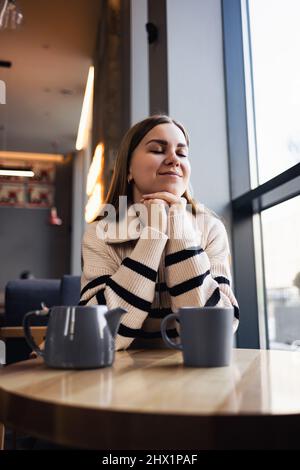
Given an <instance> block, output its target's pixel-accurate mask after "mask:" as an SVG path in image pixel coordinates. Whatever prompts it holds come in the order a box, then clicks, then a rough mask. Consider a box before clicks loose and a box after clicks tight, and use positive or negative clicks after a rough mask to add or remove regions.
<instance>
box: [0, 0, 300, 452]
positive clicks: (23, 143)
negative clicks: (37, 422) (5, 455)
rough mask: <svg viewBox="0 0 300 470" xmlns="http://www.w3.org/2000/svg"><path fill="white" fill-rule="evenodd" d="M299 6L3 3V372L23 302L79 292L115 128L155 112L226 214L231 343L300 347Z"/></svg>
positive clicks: (21, 342) (67, 298)
mask: <svg viewBox="0 0 300 470" xmlns="http://www.w3.org/2000/svg"><path fill="white" fill-rule="evenodd" d="M299 18H300V2H299V0H284V1H283V0H276V1H275V0H186V1H182V0H72V1H69V0H68V1H61V0H42V1H38V0H16V1H13V0H1V1H0V263H1V264H0V343H1V345H2V346H1V347H0V364H1V365H2V366H3V367H1V370H0V372H1V371H5V370H6V369H8V368H9V367H16V364H18V363H19V362H20V361H26V362H28V363H29V362H30V361H27V360H28V359H30V358H32V356H30V354H31V349H30V348H29V346H28V344H27V342H26V341H25V338H24V333H23V327H22V321H23V317H24V315H25V314H26V312H28V311H30V310H35V309H39V308H40V307H41V305H42V304H45V305H46V306H48V307H51V306H54V305H77V304H78V302H79V295H80V276H81V271H82V253H81V243H82V237H83V234H84V232H85V230H86V227H87V226H88V224H90V223H91V222H93V221H94V220H95V218H96V217H97V215H98V213H99V209H100V206H101V204H102V203H103V201H104V200H105V197H106V194H107V191H108V188H109V185H110V182H111V180H112V175H113V171H114V164H115V159H116V155H117V151H118V147H119V145H120V142H121V139H122V137H123V135H124V134H125V132H126V131H127V130H128V129H129V128H130V127H131V126H132V125H133V124H134V123H136V122H138V121H140V120H142V119H144V118H146V117H147V116H150V115H153V114H156V113H163V114H167V115H169V116H171V117H172V118H174V119H177V120H178V121H179V122H182V123H183V124H184V126H185V127H186V129H187V130H188V132H189V137H190V148H189V150H190V152H189V153H190V161H191V167H192V172H191V185H192V188H193V193H194V196H195V198H196V199H197V200H198V201H200V202H201V203H203V204H205V206H207V207H208V208H210V209H211V210H213V211H214V212H215V213H216V214H217V215H218V216H219V217H220V219H221V220H222V222H223V223H224V225H225V228H226V231H227V234H228V237H229V244H230V253H231V263H230V268H231V271H232V283H233V290H234V293H235V296H236V298H237V300H238V303H239V309H240V324H239V328H238V331H237V332H236V334H235V336H234V347H235V348H236V349H241V350H242V349H245V350H249V351H250V350H251V351H259V350H261V351H264V350H270V351H271V352H274V351H276V352H274V354H278V355H280V354H283V351H284V352H285V353H286V354H287V353H288V352H293V354H298V353H299V349H300V250H299V240H300V124H299V123H300V86H299V83H300V66H299V63H298V60H297V57H299V52H300V50H299V49H300V29H299ZM279 33H280V34H279ZM33 325H34V326H35V327H36V332H35V339H36V341H42V339H43V338H44V335H45V329H44V319H43V318H37V319H36V320H35V322H33ZM3 345H4V346H5V347H4V346H3ZM253 354H254V352H253ZM255 357H256V356H255ZM274 357H275V356H274ZM276 357H277V356H276ZM278 357H280V358H281V357H282V356H278ZM293 357H295V356H293ZM275 362H276V361H275V360H274V363H275ZM22 363H23V362H22ZM268 364H269V363H268ZM272 364H273V362H272V361H271V362H270V364H269V365H268V367H269V368H272ZM261 367H263V366H261ZM295 367H296V366H295ZM283 368H284V367H283ZM12 370H13V369H12ZM268 370H269V369H268ZM239 372H240V374H241V375H243V373H241V371H239ZM269 372H270V371H269ZM276 373H277V372H276ZM281 373H282V369H281V372H280V373H278V374H279V375H276V380H278V381H279V382H282V381H283V382H284V380H285V377H286V376H285V375H284V374H283V375H280V374H281ZM274 374H275V372H274ZM296 375H297V374H296ZM298 375H299V377H300V374H298ZM49 380H50V379H49ZM220 380H221V379H220ZM222 380H223V379H222ZM224 380H225V379H224ZM236 380H238V379H236ZM295 380H296V379H295ZM234 383H236V382H234ZM69 385H70V387H71V384H69ZM273 385H274V384H273ZM298 385H300V384H298ZM0 388H1V376H0ZM106 392H107V390H106ZM65 393H67V392H66V390H65ZM274 393H275V392H274ZM282 393H283V395H284V398H285V399H286V400H287V401H288V400H289V396H288V394H287V391H283V392H282ZM1 396H2V395H0V398H1ZM3 396H4V395H3ZM280 397H281V396H280ZM280 397H279V398H278V403H279V402H280V403H281V401H280ZM281 398H282V397H281ZM282 400H283V398H282ZM298 402H299V400H298ZM101 403H102V402H101ZM273 404H274V400H273ZM20 406H21V405H20ZM101 406H102V405H101ZM274 406H275V405H274ZM278 406H279V405H278ZM295 407H296V405H295ZM279 408H280V406H279ZM299 408H300V404H299ZM3 413H4V412H2V415H1V406H0V422H1V419H2V420H3V422H4V421H5V420H4V414H3ZM7 423H8V426H7V433H6V440H7V442H6V444H5V445H6V446H7V447H10V446H12V441H15V444H16V442H17V446H19V447H21V448H22V445H25V444H24V443H23V441H22V440H20V439H19V438H16V435H15V433H14V431H11V430H10V427H13V421H10V420H9V419H7ZM10 425H11V426H10ZM16 427H18V426H17V425H16ZM20 427H21V429H23V430H24V431H28V434H30V435H31V433H33V434H34V435H35V436H37V437H39V436H40V437H41V438H48V437H49V435H48V434H47V433H42V432H41V433H40V434H39V432H36V433H34V429H33V428H31V427H30V426H29V427H28V428H25V427H24V428H22V426H20ZM2 439H4V437H3V435H2ZM0 440H1V439H0ZM46 440H47V439H46ZM50 440H51V439H50ZM24 442H25V441H24ZM57 442H58V444H69V445H70V446H71V447H72V441H71V440H67V439H65V440H64V439H63V438H61V439H58V440H57ZM73 444H74V447H77V446H78V440H76V439H75V440H74V442H73ZM141 445H142V444H141ZM84 446H85V444H84Z"/></svg>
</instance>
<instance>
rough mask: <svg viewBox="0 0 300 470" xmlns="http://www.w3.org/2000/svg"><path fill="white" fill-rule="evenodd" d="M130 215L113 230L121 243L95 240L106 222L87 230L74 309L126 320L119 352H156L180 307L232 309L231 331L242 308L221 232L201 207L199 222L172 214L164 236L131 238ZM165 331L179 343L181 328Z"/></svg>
mask: <svg viewBox="0 0 300 470" xmlns="http://www.w3.org/2000/svg"><path fill="white" fill-rule="evenodd" d="M130 214H131V212H129V211H128V212H127V218H124V219H123V220H121V221H119V222H116V223H115V224H114V225H115V226H114V228H115V229H116V230H117V232H116V233H117V235H118V236H115V235H114V236H113V237H110V236H109V235H107V236H106V239H103V237H99V233H100V232H99V228H100V229H101V230H103V227H104V225H105V219H104V220H102V221H100V222H97V221H96V222H92V223H91V224H89V225H88V226H87V229H86V232H85V234H84V237H83V241H82V260H83V271H82V277H81V294H80V302H79V305H98V304H99V305H103V304H106V305H107V307H108V309H112V308H115V307H123V308H124V309H126V310H127V312H128V313H127V314H125V315H124V316H123V317H122V321H121V324H120V327H119V330H118V334H117V336H116V341H115V345H116V350H120V349H126V348H128V347H129V346H130V345H131V343H132V342H133V341H134V340H135V341H134V344H136V343H138V344H142V345H143V343H146V344H150V343H151V345H153V346H155V345H158V344H159V345H161V343H162V339H161V333H160V323H161V319H162V318H163V317H164V316H166V315H167V314H169V313H172V312H175V311H176V309H178V308H179V307H183V306H199V307H202V306H215V307H231V306H233V307H234V323H233V330H234V331H235V330H236V329H237V327H238V321H239V320H238V318H239V308H238V303H237V301H236V299H235V297H234V294H233V292H232V288H231V274H230V251H229V244H228V237H227V233H226V229H225V227H224V224H223V223H222V222H221V221H220V220H219V219H218V218H216V217H214V216H213V215H212V214H211V213H210V212H209V211H207V210H206V209H205V207H204V206H203V205H202V204H199V206H198V212H197V217H195V216H193V215H192V214H190V213H189V212H188V211H175V212H173V213H172V214H171V215H170V214H169V217H168V235H166V234H163V233H161V232H158V231H157V230H155V229H152V228H149V227H143V226H141V230H140V232H139V233H136V232H135V233H134V234H130V233H128V227H129V224H130V225H131V224H132V223H135V222H136V223H137V225H138V222H139V218H138V215H137V214H136V213H135V212H134V215H133V216H132V215H130ZM98 224H99V225H98ZM97 225H98V226H97ZM131 227H132V225H131ZM183 227H184V234H182V233H181V230H182V228H183ZM124 229H125V230H124ZM129 232H130V231H129ZM101 233H103V231H102V232H101ZM149 235H150V237H149ZM146 236H148V238H145V237H146ZM169 326H170V328H169V330H168V335H169V336H170V337H173V338H175V337H176V336H177V337H178V334H179V332H180V329H179V328H180V326H179V324H178V323H177V322H173V324H172V322H171V323H170V325H169ZM175 341H176V340H175Z"/></svg>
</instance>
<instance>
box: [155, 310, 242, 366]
mask: <svg viewBox="0 0 300 470" xmlns="http://www.w3.org/2000/svg"><path fill="white" fill-rule="evenodd" d="M233 314H234V309H233V308H230V307H228V308H220V307H181V308H179V309H178V313H171V314H170V315H167V316H166V317H165V318H164V319H163V320H162V322H161V333H162V337H163V340H164V341H165V343H166V344H167V345H168V346H169V347H170V348H173V349H179V350H181V351H182V352H183V361H184V365H186V366H191V367H222V366H228V365H229V364H230V362H231V356H232V347H233ZM174 319H175V320H179V323H180V338H181V343H180V344H176V343H174V342H173V341H172V340H171V339H170V338H169V337H168V335H167V332H166V330H167V324H168V322H169V321H170V320H174Z"/></svg>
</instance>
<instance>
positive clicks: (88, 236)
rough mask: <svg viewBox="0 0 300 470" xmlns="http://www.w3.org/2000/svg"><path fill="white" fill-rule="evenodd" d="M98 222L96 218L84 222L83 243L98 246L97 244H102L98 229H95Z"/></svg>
mask: <svg viewBox="0 0 300 470" xmlns="http://www.w3.org/2000/svg"><path fill="white" fill-rule="evenodd" d="M98 224H99V221H97V220H95V221H94V222H90V223H87V224H86V227H85V231H84V234H83V240H82V241H83V243H84V244H87V245H92V246H96V245H97V246H99V244H103V240H102V239H101V237H100V236H99V233H98V232H99V231H98V230H97V227H98Z"/></svg>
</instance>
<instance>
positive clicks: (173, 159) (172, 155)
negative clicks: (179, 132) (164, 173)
mask: <svg viewBox="0 0 300 470" xmlns="http://www.w3.org/2000/svg"><path fill="white" fill-rule="evenodd" d="M165 164H166V165H170V164H171V165H175V166H180V158H179V157H178V155H177V153H176V151H175V150H169V152H168V154H167V156H166V158H165Z"/></svg>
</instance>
